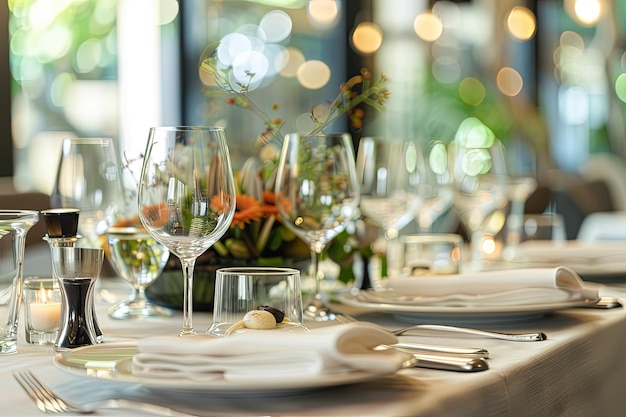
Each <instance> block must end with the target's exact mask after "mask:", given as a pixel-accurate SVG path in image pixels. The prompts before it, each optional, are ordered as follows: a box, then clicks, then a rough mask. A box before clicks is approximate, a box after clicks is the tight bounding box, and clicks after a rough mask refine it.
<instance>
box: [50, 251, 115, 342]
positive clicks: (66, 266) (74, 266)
mask: <svg viewBox="0 0 626 417" xmlns="http://www.w3.org/2000/svg"><path fill="white" fill-rule="evenodd" d="M51 251H52V268H53V270H54V276H55V277H56V278H57V279H58V281H59V287H60V288H61V296H62V309H61V329H60V330H59V334H58V336H57V339H56V341H55V342H54V349H55V350H57V351H58V350H65V349H72V348H76V347H80V346H88V345H94V344H96V343H98V340H97V335H96V329H95V326H94V323H95V321H96V320H95V317H94V314H93V290H94V286H95V283H96V279H97V278H98V276H99V275H100V270H101V269H102V262H103V261H104V251H103V250H102V249H95V248H76V247H64V246H56V247H52V249H51Z"/></svg>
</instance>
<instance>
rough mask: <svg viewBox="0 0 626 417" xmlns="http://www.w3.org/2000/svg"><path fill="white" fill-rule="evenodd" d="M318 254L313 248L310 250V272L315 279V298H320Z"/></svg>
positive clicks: (320, 282)
mask: <svg viewBox="0 0 626 417" xmlns="http://www.w3.org/2000/svg"><path fill="white" fill-rule="evenodd" d="M319 266H320V256H319V253H317V251H315V250H311V273H312V274H313V279H314V280H315V298H317V299H321V298H322V280H321V278H320V276H319V272H320V269H319Z"/></svg>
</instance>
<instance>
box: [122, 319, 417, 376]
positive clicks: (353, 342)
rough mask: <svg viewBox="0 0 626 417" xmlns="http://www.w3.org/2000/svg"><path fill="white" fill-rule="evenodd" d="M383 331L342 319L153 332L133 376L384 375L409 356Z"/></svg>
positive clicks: (142, 342) (143, 343) (135, 361)
mask: <svg viewBox="0 0 626 417" xmlns="http://www.w3.org/2000/svg"><path fill="white" fill-rule="evenodd" d="M394 343H397V338H396V337H395V336H393V335H392V334H391V333H390V332H388V331H387V330H385V329H383V328H381V327H379V326H376V325H374V324H371V323H347V324H339V325H335V326H327V327H322V328H319V329H314V330H311V331H309V332H307V333H288V332H278V331H273V330H250V331H247V332H244V333H240V334H233V335H231V336H228V337H213V336H208V335H196V336H189V337H176V336H159V337H150V338H146V339H141V340H139V341H138V342H137V346H138V348H139V353H138V354H136V355H135V356H134V357H133V363H132V369H133V374H135V375H137V376H141V377H152V378H184V379H192V380H199V381H202V380H205V381H206V380H215V379H222V378H223V379H224V380H227V381H232V382H255V381H263V380H271V379H277V378H298V379H303V378H311V377H315V376H319V375H322V374H331V373H344V372H351V371H365V372H368V373H372V374H389V373H393V372H395V371H396V370H398V369H400V368H401V366H402V362H404V361H405V360H407V359H408V358H409V357H410V355H407V354H405V353H402V352H399V351H397V350H395V349H386V350H375V349H374V348H376V347H377V346H380V345H391V344H394Z"/></svg>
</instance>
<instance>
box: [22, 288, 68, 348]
mask: <svg viewBox="0 0 626 417" xmlns="http://www.w3.org/2000/svg"><path fill="white" fill-rule="evenodd" d="M23 296H24V309H25V310H26V325H25V329H26V341H27V342H28V343H31V344H33V345H53V344H54V341H55V340H56V338H57V335H58V334H59V327H60V326H61V291H60V289H59V284H58V282H57V280H56V279H54V278H38V277H31V278H26V279H25V280H24V294H23Z"/></svg>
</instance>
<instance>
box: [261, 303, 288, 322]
mask: <svg viewBox="0 0 626 417" xmlns="http://www.w3.org/2000/svg"><path fill="white" fill-rule="evenodd" d="M256 309H257V310H262V311H269V312H270V313H272V315H273V316H274V318H275V319H276V323H282V322H283V319H284V318H285V313H283V312H282V311H280V310H279V309H277V308H276V307H272V306H258V307H257V308H256Z"/></svg>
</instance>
